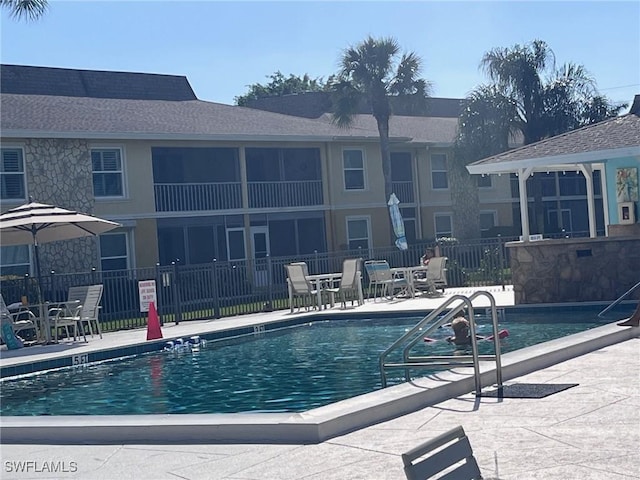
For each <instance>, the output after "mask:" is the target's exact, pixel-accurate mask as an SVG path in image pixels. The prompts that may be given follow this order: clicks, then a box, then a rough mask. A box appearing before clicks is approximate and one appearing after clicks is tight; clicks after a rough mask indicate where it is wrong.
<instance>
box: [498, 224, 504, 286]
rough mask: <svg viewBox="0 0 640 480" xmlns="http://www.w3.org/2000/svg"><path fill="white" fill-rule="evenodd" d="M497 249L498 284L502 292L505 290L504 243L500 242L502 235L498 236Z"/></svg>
mask: <svg viewBox="0 0 640 480" xmlns="http://www.w3.org/2000/svg"><path fill="white" fill-rule="evenodd" d="M498 248H499V251H500V262H499V265H498V268H500V284H501V285H502V290H503V291H504V290H505V284H504V242H503V241H502V235H500V234H498Z"/></svg>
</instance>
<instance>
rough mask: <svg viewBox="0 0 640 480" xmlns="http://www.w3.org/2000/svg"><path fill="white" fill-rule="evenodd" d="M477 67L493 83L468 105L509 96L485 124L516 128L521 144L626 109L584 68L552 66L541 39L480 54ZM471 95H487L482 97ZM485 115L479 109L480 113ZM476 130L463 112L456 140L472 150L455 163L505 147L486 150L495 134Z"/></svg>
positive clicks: (537, 207)
mask: <svg viewBox="0 0 640 480" xmlns="http://www.w3.org/2000/svg"><path fill="white" fill-rule="evenodd" d="M480 67H481V68H482V69H483V70H484V71H485V73H487V75H488V76H489V78H490V79H491V81H492V82H493V83H492V85H490V86H487V87H481V88H479V89H476V90H475V91H474V93H472V95H471V96H470V97H469V98H468V99H467V101H468V102H469V105H472V106H473V105H475V106H482V107H483V108H484V109H486V108H487V104H491V103H493V102H504V101H505V99H508V101H509V103H510V104H511V107H510V108H498V105H496V108H495V111H494V112H493V113H497V114H498V115H505V116H506V117H504V118H502V119H501V120H500V121H496V120H492V121H490V122H489V123H490V125H492V128H497V129H498V130H499V129H501V128H502V129H504V135H508V134H509V133H511V134H512V133H513V131H514V130H515V131H517V132H519V133H520V134H521V135H522V140H523V142H524V144H525V145H527V144H530V143H533V142H537V141H539V140H542V139H544V138H548V137H551V136H554V135H558V134H560V133H565V132H567V131H570V130H573V129H575V128H578V127H581V126H584V125H587V124H589V123H594V122H596V121H601V120H604V119H605V118H609V117H611V116H615V115H617V114H618V113H619V112H620V110H622V109H623V108H624V107H625V105H612V104H610V103H609V102H608V100H607V99H606V98H605V97H603V96H600V95H599V94H598V93H597V89H596V86H595V81H594V80H593V78H592V77H591V76H590V75H589V73H588V72H587V71H586V69H585V68H584V67H583V66H581V65H576V64H572V63H567V64H565V65H563V66H562V67H561V68H559V69H556V66H555V56H554V53H553V51H552V50H551V49H550V48H549V46H548V45H547V44H546V43H545V42H544V41H542V40H534V41H533V42H531V43H529V44H526V45H517V44H516V45H514V46H513V47H511V48H495V49H493V50H491V51H489V52H487V53H486V54H485V55H484V57H483V58H482V61H481V63H480ZM474 96H475V97H477V96H480V97H483V96H484V97H485V98H484V100H480V99H479V98H474ZM503 105H506V104H504V103H503ZM485 114H486V112H484V113H483V112H482V111H480V112H478V115H485ZM466 115H467V117H468V116H469V115H470V114H469V113H466ZM476 128H477V122H469V121H468V118H465V114H463V116H462V117H461V118H460V130H461V133H460V136H459V138H458V140H459V143H460V145H459V149H461V150H458V151H459V152H460V151H467V152H469V151H471V152H474V153H473V154H471V155H466V156H463V155H461V154H459V158H457V162H459V163H460V162H461V163H464V162H469V161H474V160H477V159H479V158H483V157H485V156H489V155H492V154H495V153H499V152H500V151H504V150H506V149H507V148H508V146H507V144H504V143H503V142H498V143H497V145H496V146H497V147H499V150H498V151H492V152H489V151H485V150H484V148H485V147H486V145H484V142H485V141H486V140H487V139H489V138H494V136H495V135H496V134H494V135H490V136H488V137H487V138H485V139H483V137H482V135H480V136H479V135H477V134H475V133H474V129H476ZM504 135H503V136H502V137H501V138H504ZM530 181H531V183H532V185H531V191H532V194H533V197H534V213H535V216H536V219H537V221H536V223H537V225H538V231H539V232H541V233H544V221H543V214H544V212H543V208H542V190H541V182H540V181H539V180H538V179H536V178H534V179H531V180H530ZM452 183H453V182H452ZM455 202H456V201H455V200H454V204H455Z"/></svg>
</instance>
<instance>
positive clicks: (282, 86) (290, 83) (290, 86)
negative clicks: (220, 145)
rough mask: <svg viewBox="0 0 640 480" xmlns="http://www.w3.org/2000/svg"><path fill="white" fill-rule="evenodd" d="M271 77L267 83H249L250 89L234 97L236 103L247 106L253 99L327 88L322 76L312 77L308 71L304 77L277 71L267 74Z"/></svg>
mask: <svg viewBox="0 0 640 480" xmlns="http://www.w3.org/2000/svg"><path fill="white" fill-rule="evenodd" d="M267 78H269V79H271V80H270V81H269V83H267V84H266V85H262V84H260V83H254V84H253V85H249V91H248V92H247V93H246V94H244V95H240V96H238V97H235V98H234V101H235V103H236V105H239V106H241V107H244V106H247V104H248V103H249V102H250V101H251V100H256V99H259V98H264V97H281V96H283V95H290V94H292V93H304V92H318V91H322V90H324V88H325V84H324V82H323V81H322V78H311V77H309V75H307V74H306V73H305V74H304V76H302V77H298V76H296V75H293V74H289V76H288V77H285V76H284V75H283V74H282V72H280V71H277V72H275V73H274V74H272V75H267Z"/></svg>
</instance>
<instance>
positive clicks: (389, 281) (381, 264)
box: [364, 260, 407, 301]
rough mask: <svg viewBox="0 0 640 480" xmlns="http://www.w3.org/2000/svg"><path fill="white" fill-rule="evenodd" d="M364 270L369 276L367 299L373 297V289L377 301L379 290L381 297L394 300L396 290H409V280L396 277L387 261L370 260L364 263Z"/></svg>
mask: <svg viewBox="0 0 640 480" xmlns="http://www.w3.org/2000/svg"><path fill="white" fill-rule="evenodd" d="M364 268H365V270H366V271H367V275H368V276H369V293H368V295H367V298H369V297H371V291H372V289H373V300H374V301H375V299H376V298H377V297H378V289H380V295H381V296H385V297H387V298H393V295H394V293H395V291H396V289H398V288H407V279H406V278H397V277H396V276H394V275H393V272H392V271H391V268H390V267H389V263H388V262H387V261H386V260H368V261H366V262H365V263H364Z"/></svg>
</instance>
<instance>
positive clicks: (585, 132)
mask: <svg viewBox="0 0 640 480" xmlns="http://www.w3.org/2000/svg"><path fill="white" fill-rule="evenodd" d="M632 155H640V95H636V97H635V99H634V102H633V106H632V107H631V110H630V111H629V113H627V114H626V115H621V116H619V117H614V118H610V119H607V120H604V121H602V122H599V123H594V124H592V125H587V126H586V127H582V128H579V129H576V130H572V131H570V132H567V133H563V134H561V135H556V136H555V137H551V138H547V139H544V140H541V141H539V142H535V143H531V144H529V145H525V146H523V147H520V148H516V149H513V150H508V151H506V152H503V153H500V154H498V155H494V156H492V157H488V158H485V159H483V160H479V161H477V162H474V163H472V164H470V165H469V166H468V167H467V169H468V170H469V172H471V173H472V174H479V173H501V172H502V173H504V172H513V171H516V170H517V169H519V168H527V167H534V168H535V167H540V168H543V167H547V166H553V165H567V164H577V163H592V162H599V161H603V160H607V159H610V158H616V157H618V158H619V157H623V156H632Z"/></svg>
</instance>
